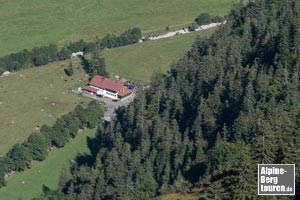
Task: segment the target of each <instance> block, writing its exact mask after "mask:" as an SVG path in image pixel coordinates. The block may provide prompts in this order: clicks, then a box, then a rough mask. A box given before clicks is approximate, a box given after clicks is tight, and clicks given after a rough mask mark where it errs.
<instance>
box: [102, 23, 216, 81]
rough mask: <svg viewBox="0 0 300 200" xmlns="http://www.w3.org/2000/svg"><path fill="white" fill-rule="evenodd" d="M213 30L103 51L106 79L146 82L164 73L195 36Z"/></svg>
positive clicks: (184, 51) (182, 53)
mask: <svg viewBox="0 0 300 200" xmlns="http://www.w3.org/2000/svg"><path fill="white" fill-rule="evenodd" d="M215 30H216V29H215V28H214V29H209V30H205V31H200V32H194V33H190V34H185V35H178V36H174V37H171V38H166V39H160V40H154V41H147V42H144V43H138V44H134V45H130V46H124V47H119V48H115V49H109V50H106V51H104V53H103V56H104V58H105V61H106V65H107V69H108V71H109V72H110V76H112V77H113V76H115V75H119V76H123V77H125V78H126V79H131V80H139V81H142V82H144V83H149V82H150V78H151V76H152V74H153V72H166V71H167V70H168V69H169V68H170V65H171V64H172V63H176V61H177V60H178V58H180V57H181V56H184V55H185V53H186V52H187V51H188V50H189V49H190V48H191V47H192V44H193V42H194V41H195V39H196V37H197V36H200V37H209V36H210V35H211V34H212V33H213V32H214V31H215Z"/></svg>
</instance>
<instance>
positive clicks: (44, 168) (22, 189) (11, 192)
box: [0, 129, 95, 200]
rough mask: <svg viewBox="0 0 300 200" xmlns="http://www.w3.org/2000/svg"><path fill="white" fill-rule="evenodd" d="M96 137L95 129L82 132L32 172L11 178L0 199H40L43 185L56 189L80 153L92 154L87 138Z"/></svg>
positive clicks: (1, 192) (33, 167)
mask: <svg viewBox="0 0 300 200" xmlns="http://www.w3.org/2000/svg"><path fill="white" fill-rule="evenodd" d="M94 135H95V130H94V129H93V130H88V131H84V132H81V133H80V134H79V135H78V136H77V137H76V138H75V139H72V140H71V141H70V142H69V143H67V144H66V146H65V147H64V148H62V149H57V150H55V151H53V152H51V153H50V155H49V156H48V157H47V159H46V160H45V161H43V162H40V163H35V164H33V166H32V168H31V169H30V170H26V171H24V172H22V173H17V174H14V175H12V176H11V177H9V178H8V181H7V187H3V188H1V189H0V199H6V200H16V199H18V198H19V197H22V199H24V200H27V199H32V198H33V197H38V196H39V195H40V194H41V193H42V184H45V185H47V186H48V187H50V188H52V189H54V188H56V187H57V183H58V178H59V173H60V171H61V169H62V168H65V169H69V167H70V165H71V162H72V160H73V159H74V158H75V157H76V155H77V154H78V153H82V154H83V153H90V152H89V149H88V147H87V142H86V138H87V136H89V137H93V136H94Z"/></svg>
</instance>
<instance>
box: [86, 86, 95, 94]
mask: <svg viewBox="0 0 300 200" xmlns="http://www.w3.org/2000/svg"><path fill="white" fill-rule="evenodd" d="M83 90H86V91H89V92H94V93H96V92H97V89H96V88H93V87H90V86H85V87H84V88H83Z"/></svg>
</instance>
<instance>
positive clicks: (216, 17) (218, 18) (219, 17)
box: [211, 16, 224, 23]
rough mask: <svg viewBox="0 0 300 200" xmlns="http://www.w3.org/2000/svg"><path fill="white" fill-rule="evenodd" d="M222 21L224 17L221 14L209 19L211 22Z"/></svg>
mask: <svg viewBox="0 0 300 200" xmlns="http://www.w3.org/2000/svg"><path fill="white" fill-rule="evenodd" d="M223 21H224V17H222V16H215V17H213V18H212V19H211V22H213V23H218V22H223Z"/></svg>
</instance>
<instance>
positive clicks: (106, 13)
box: [0, 0, 238, 56]
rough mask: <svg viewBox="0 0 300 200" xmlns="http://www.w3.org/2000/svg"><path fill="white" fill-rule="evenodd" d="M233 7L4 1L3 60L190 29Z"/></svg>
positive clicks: (137, 0)
mask: <svg viewBox="0 0 300 200" xmlns="http://www.w3.org/2000/svg"><path fill="white" fill-rule="evenodd" d="M233 2H238V0H221V1H220V0H184V1H183V0H151V1H149V0H126V1H124V0H63V1H61V0H51V1H49V0H22V1H20V0H9V1H8V0H0V5H1V6H0V21H1V23H0V30H1V31H0V44H1V45H0V56H1V55H4V54H7V53H11V52H16V51H19V50H22V49H25V48H27V49H31V48H33V47H36V46H41V45H48V44H49V43H55V44H58V45H64V44H66V43H68V42H70V41H77V40H79V39H86V40H90V41H91V40H94V39H95V37H96V36H99V37H102V36H104V35H105V34H106V33H108V32H111V33H116V34H118V33H120V32H122V31H124V30H126V29H128V28H130V27H134V26H137V27H140V28H141V29H142V30H143V31H144V32H145V33H147V34H149V33H151V32H161V31H164V30H165V28H166V27H167V26H169V27H176V26H179V27H180V26H185V25H187V24H190V23H191V22H192V21H193V20H194V19H195V18H196V17H197V16H198V15H199V14H200V13H201V12H209V13H210V14H211V15H225V14H227V13H228V12H229V10H230V7H231V5H232V3H233Z"/></svg>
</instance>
